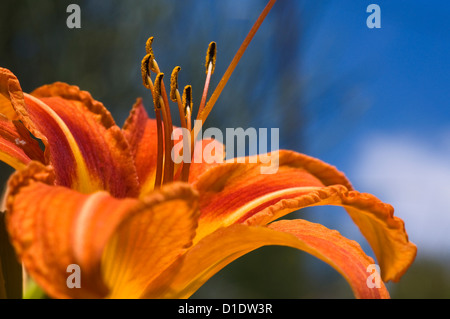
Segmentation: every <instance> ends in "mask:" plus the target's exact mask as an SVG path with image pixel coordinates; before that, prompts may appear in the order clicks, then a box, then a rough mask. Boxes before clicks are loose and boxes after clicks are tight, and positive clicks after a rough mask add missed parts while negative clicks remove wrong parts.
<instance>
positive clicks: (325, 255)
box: [146, 220, 389, 298]
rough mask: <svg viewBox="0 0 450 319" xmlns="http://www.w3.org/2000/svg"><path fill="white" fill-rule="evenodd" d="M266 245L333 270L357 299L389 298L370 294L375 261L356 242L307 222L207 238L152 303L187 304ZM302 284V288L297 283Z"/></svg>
mask: <svg viewBox="0 0 450 319" xmlns="http://www.w3.org/2000/svg"><path fill="white" fill-rule="evenodd" d="M266 245H281V246H289V247H293V248H297V249H300V250H303V251H306V252H308V253H310V254H312V255H314V256H315V257H317V258H319V259H321V260H323V261H324V262H326V263H328V264H329V265H331V266H332V267H333V268H335V269H336V270H337V271H338V272H339V273H341V274H342V276H343V277H344V278H345V279H346V280H347V281H348V283H349V284H350V286H351V288H352V290H353V292H354V294H355V296H356V297H357V298H388V297H389V293H388V291H387V290H386V287H385V286H384V284H383V283H382V282H381V280H379V284H380V288H369V287H368V285H367V278H368V277H369V275H370V273H368V272H367V268H368V266H369V265H371V264H374V262H373V260H372V259H371V258H370V257H368V256H367V255H365V254H364V252H363V251H362V250H361V247H360V246H359V245H358V244H357V243H356V242H354V241H351V240H348V239H347V238H345V237H343V236H341V235H340V234H339V233H338V232H337V231H334V230H329V229H328V228H326V227H324V226H322V225H320V224H313V223H310V222H307V221H305V220H291V221H280V222H276V223H273V224H271V225H269V227H264V226H245V225H240V224H236V225H232V226H229V227H226V228H221V229H219V230H217V231H215V232H214V233H212V234H210V235H208V236H206V237H204V238H203V239H202V240H200V241H199V242H198V243H197V244H196V245H194V246H193V247H192V248H191V249H189V251H188V252H187V253H186V255H185V256H184V258H183V259H182V260H179V261H177V262H176V263H174V264H173V265H172V266H171V267H170V268H168V269H167V271H165V272H164V273H162V275H161V276H159V277H158V278H157V279H156V280H155V281H154V282H152V283H151V284H150V285H149V287H148V288H147V291H146V297H149V298H157V297H160V298H188V297H190V296H191V295H192V294H193V293H194V292H195V291H196V290H197V289H198V288H199V287H200V286H201V285H203V284H204V283H205V282H206V281H207V280H208V279H209V278H211V277H212V276H213V275H214V274H216V273H217V272H218V271H219V270H221V269H222V268H224V267H225V266H226V265H228V264H229V263H231V262H232V261H234V260H236V259H237V258H239V257H241V256H243V255H245V254H247V253H249V252H250V251H252V250H254V249H257V248H259V247H262V246H266ZM299 284H301V283H299Z"/></svg>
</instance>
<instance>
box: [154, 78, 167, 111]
mask: <svg viewBox="0 0 450 319" xmlns="http://www.w3.org/2000/svg"><path fill="white" fill-rule="evenodd" d="M163 77H164V73H158V75H157V76H156V79H155V83H154V85H153V103H154V104H155V108H157V109H159V108H161V103H160V98H161V83H162V79H163Z"/></svg>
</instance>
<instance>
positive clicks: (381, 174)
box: [349, 131, 450, 259]
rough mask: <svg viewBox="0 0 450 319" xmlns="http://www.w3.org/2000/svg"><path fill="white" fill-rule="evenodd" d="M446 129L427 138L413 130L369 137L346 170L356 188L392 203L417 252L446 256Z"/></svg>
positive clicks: (449, 193)
mask: <svg viewBox="0 0 450 319" xmlns="http://www.w3.org/2000/svg"><path fill="white" fill-rule="evenodd" d="M449 132H450V131H449ZM449 132H446V133H444V134H440V135H439V136H434V137H433V138H432V141H430V140H431V139H430V140H429V141H425V140H423V139H421V138H420V137H417V136H415V135H413V134H411V135H372V136H370V137H368V138H365V139H364V140H363V141H362V142H361V144H360V146H359V147H358V150H357V152H356V158H355V161H354V163H355V166H354V169H353V170H352V171H351V172H350V173H351V180H352V182H353V183H354V185H355V186H356V188H357V189H358V190H361V191H365V192H370V193H373V194H375V195H376V196H377V197H379V198H380V199H382V200H383V201H385V202H387V203H390V204H391V205H393V206H394V208H395V215H396V216H399V217H400V218H402V219H403V220H404V221H405V225H406V230H407V232H408V235H409V239H410V240H411V241H412V242H413V243H415V244H416V245H417V246H418V256H424V255H428V256H430V257H432V256H439V257H441V258H442V257H445V259H448V258H450V134H449ZM349 175H350V174H349Z"/></svg>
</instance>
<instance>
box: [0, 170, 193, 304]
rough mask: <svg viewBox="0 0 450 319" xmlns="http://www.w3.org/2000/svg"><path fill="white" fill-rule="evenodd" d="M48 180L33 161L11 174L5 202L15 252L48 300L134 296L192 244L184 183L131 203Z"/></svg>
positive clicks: (189, 198) (190, 207)
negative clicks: (74, 283) (73, 269)
mask: <svg viewBox="0 0 450 319" xmlns="http://www.w3.org/2000/svg"><path fill="white" fill-rule="evenodd" d="M53 179H54V174H53V171H52V170H51V169H50V168H49V167H43V166H42V165H39V164H37V163H36V162H32V163H31V164H30V165H29V167H28V168H27V169H25V170H23V171H20V172H17V173H16V174H14V175H13V176H12V178H11V179H10V181H9V185H8V187H9V188H8V189H9V194H8V201H7V207H8V213H7V214H8V215H7V225H8V231H9V234H10V236H11V239H12V243H13V245H14V247H15V249H16V252H17V253H18V256H19V257H20V258H21V260H22V262H23V263H24V265H25V268H26V269H27V271H28V272H29V273H30V275H31V276H32V277H33V278H34V280H35V281H36V282H37V283H38V284H39V285H40V286H41V287H42V288H43V289H44V290H45V291H46V292H47V293H48V294H49V295H50V296H52V297H58V298H69V297H75V298H91V297H94V298H99V297H105V296H107V295H108V294H109V293H110V292H111V291H112V292H113V293H116V292H117V293H123V294H125V295H121V297H134V296H138V295H139V293H140V292H141V291H142V290H143V289H144V287H145V286H146V284H147V283H148V281H149V280H151V279H152V278H153V277H155V276H156V275H157V274H159V273H160V272H161V271H162V270H164V268H165V267H166V266H167V265H168V264H170V263H171V262H173V261H174V260H175V259H176V258H177V257H178V255H179V254H181V253H182V252H184V251H185V249H186V247H187V246H189V245H190V244H191V241H192V238H193V236H194V232H195V226H196V222H197V220H196V213H195V205H194V203H195V200H196V195H195V193H194V192H193V191H192V189H191V187H190V186H188V185H187V184H172V185H171V186H170V187H167V188H162V189H161V190H160V191H158V192H154V193H152V196H149V197H148V198H146V199H145V200H144V201H138V200H136V199H129V198H125V199H117V198H114V197H112V196H111V195H109V194H108V193H107V192H103V191H101V192H96V193H93V194H90V195H85V194H82V193H79V192H77V191H74V190H71V189H68V188H65V187H61V186H53V185H49V184H51V183H52V181H53ZM166 220H167V224H165V223H166ZM171 227H173V228H171ZM168 228H169V229H168ZM168 230H170V231H171V232H167V231H168ZM171 234H173V235H171ZM106 247H107V248H106ZM71 264H77V265H79V267H80V270H81V271H80V273H81V288H68V287H67V284H66V281H67V279H68V277H69V275H70V273H68V272H67V267H68V266H69V265H71ZM117 287H119V288H120V289H122V290H119V291H117V289H116V288H117ZM113 296H114V295H113Z"/></svg>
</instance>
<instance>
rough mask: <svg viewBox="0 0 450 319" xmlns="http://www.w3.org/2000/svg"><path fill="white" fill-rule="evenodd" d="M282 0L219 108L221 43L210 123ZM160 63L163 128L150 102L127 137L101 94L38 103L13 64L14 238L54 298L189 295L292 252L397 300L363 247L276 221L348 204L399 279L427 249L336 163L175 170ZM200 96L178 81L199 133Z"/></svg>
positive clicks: (48, 92)
mask: <svg viewBox="0 0 450 319" xmlns="http://www.w3.org/2000/svg"><path fill="white" fill-rule="evenodd" d="M274 2H275V1H273V0H272V1H270V3H269V4H268V6H267V7H266V8H265V9H264V11H263V14H262V15H261V16H260V18H259V19H258V21H257V23H256V24H255V27H254V28H253V29H252V31H251V32H250V34H249V36H248V37H247V38H246V40H245V41H244V45H243V47H242V48H241V49H240V51H239V52H238V54H237V58H235V59H234V60H233V62H232V63H231V66H230V68H229V70H228V71H227V72H226V74H225V76H224V78H223V80H222V81H221V82H220V84H219V86H218V88H217V89H216V90H215V91H214V93H213V94H212V97H211V98H210V100H209V101H208V103H206V95H207V91H208V90H207V88H208V85H209V78H210V76H211V74H212V72H213V68H214V67H213V60H215V55H214V54H213V53H211V52H212V51H215V45H213V48H210V49H209V51H208V55H210V57H209V59H208V57H207V63H206V67H207V81H206V82H207V85H205V90H204V95H203V96H204V98H203V99H202V102H201V103H200V108H199V113H198V117H197V118H199V119H202V120H205V119H206V117H207V115H208V114H209V112H210V110H211V108H212V107H213V105H214V103H215V101H216V100H217V97H218V95H219V94H220V92H221V90H222V89H223V87H224V86H225V83H226V81H227V80H228V78H229V76H230V75H231V72H232V71H233V69H234V67H235V66H236V64H237V61H238V60H239V58H240V56H242V54H243V52H244V51H245V47H246V46H247V45H248V43H249V41H250V39H251V37H252V36H253V34H254V33H255V32H256V30H257V28H258V26H259V25H260V24H261V23H262V20H263V19H264V17H265V15H267V13H268V11H269V10H270V8H271V6H272V5H273V3H274ZM147 53H148V54H147V56H146V58H144V60H143V79H144V85H145V86H146V87H148V88H149V89H151V91H152V94H153V100H154V104H155V112H156V113H155V114H156V119H155V120H153V119H150V118H149V117H148V114H147V112H146V110H145V108H144V106H143V104H142V100H140V99H138V100H137V102H136V104H135V105H134V106H133V109H132V111H131V113H130V116H129V118H128V119H127V121H126V123H125V125H124V127H123V128H122V129H121V128H119V127H118V126H117V125H116V124H115V122H114V120H113V118H112V116H111V114H110V113H109V112H108V110H107V109H106V108H105V107H104V106H103V104H102V103H100V102H98V101H95V100H94V99H93V98H92V97H91V95H90V94H89V93H88V92H86V91H82V90H80V89H79V88H78V87H76V86H70V85H68V84H65V83H59V82H58V83H54V84H51V85H45V86H42V87H40V88H38V89H37V90H35V91H33V92H31V93H30V94H27V93H24V92H23V91H22V89H21V87H20V84H19V81H18V79H17V78H16V77H15V76H14V74H13V73H12V72H11V71H9V70H7V69H4V68H0V113H2V114H3V116H2V117H0V159H1V160H3V161H4V162H6V163H8V164H9V165H11V166H12V167H13V168H15V169H16V170H17V171H16V172H15V173H14V174H13V175H12V176H11V178H10V179H9V181H8V192H7V197H6V209H7V211H6V224H7V230H8V233H9V236H10V240H11V242H12V244H13V246H14V248H15V251H16V253H17V255H18V257H19V260H20V261H21V262H22V263H23V265H24V267H25V269H26V271H27V272H28V273H29V274H30V276H31V277H32V278H33V279H34V280H35V281H36V282H37V283H38V284H39V285H40V286H41V287H42V288H43V289H44V290H45V292H46V293H47V294H48V295H49V296H51V297H54V298H104V297H109V298H188V297H189V296H191V295H192V294H193V293H194V292H195V291H196V290H197V289H198V288H199V287H200V286H201V285H202V284H204V283H205V282H206V281H207V280H208V279H209V278H211V277H212V276H213V275H214V274H215V273H217V272H218V271H219V270H220V269H222V268H223V267H225V266H226V265H228V264H229V263H231V262H232V261H234V260H235V259H237V258H239V257H240V256H242V255H244V254H246V253H248V252H250V251H252V250H254V249H257V248H259V247H262V246H265V245H282V246H289V247H294V248H297V249H300V250H303V251H306V252H308V253H310V254H312V255H314V256H316V257H317V258H319V259H321V260H323V261H324V262H326V263H328V264H329V265H331V266H332V267H333V268H335V269H336V270H337V271H338V272H339V273H340V274H341V275H342V276H343V277H344V278H345V279H346V280H347V281H348V283H349V285H350V286H351V288H352V290H353V292H354V294H355V296H356V297H357V298H388V297H389V293H388V291H387V289H386V287H385V286H384V284H383V283H381V286H380V287H379V288H370V287H369V286H368V285H367V282H366V281H367V278H368V276H369V275H370V273H368V271H367V268H368V266H369V265H371V264H374V263H375V262H374V260H373V259H372V258H371V257H369V256H367V255H366V254H365V253H364V252H363V250H362V249H361V247H360V246H359V245H358V244H357V243H356V242H354V241H352V240H349V239H347V238H345V237H343V236H342V235H340V234H339V233H338V232H337V231H335V230H330V229H328V228H326V227H325V226H322V225H319V224H314V223H311V222H308V221H306V220H279V221H275V220H277V219H279V218H280V217H283V216H285V215H286V214H288V213H290V212H293V211H296V210H298V209H301V208H304V207H310V206H319V205H338V206H342V207H344V208H345V209H346V211H347V212H348V214H349V215H350V216H351V218H352V220H353V221H354V222H355V224H356V225H357V226H358V227H359V228H360V230H361V232H362V234H363V235H364V236H365V238H366V239H367V241H368V242H369V244H370V245H371V247H372V248H373V251H374V254H375V256H376V258H377V261H378V263H379V265H380V268H381V277H382V279H383V281H389V280H393V281H398V280H399V279H400V277H401V276H402V275H403V274H404V273H405V272H406V270H407V269H408V268H409V266H410V265H411V263H412V262H413V260H414V258H415V255H416V246H415V245H414V244H412V243H411V242H409V240H408V236H407V233H406V231H405V228H404V223H403V221H402V220H401V219H400V218H398V217H396V216H394V215H393V208H392V207H391V206H390V205H388V204H385V203H383V202H381V201H380V200H379V199H377V198H376V197H374V196H373V195H370V194H365V193H360V192H357V191H355V190H353V187H352V185H351V184H350V182H349V181H348V180H347V179H346V178H345V176H344V174H343V173H341V172H339V171H338V170H337V169H336V168H335V167H333V166H330V165H328V164H326V163H324V162H322V161H320V160H318V159H315V158H312V157H309V156H306V155H303V154H299V153H296V152H293V151H287V150H280V151H277V152H278V154H277V155H278V158H279V163H278V164H279V168H278V171H277V172H276V173H274V174H264V175H263V174H261V173H260V169H261V167H262V166H263V165H264V163H262V162H261V161H256V162H255V161H250V159H249V158H247V161H246V162H245V163H238V162H235V161H232V160H231V161H227V162H224V163H212V164H208V161H203V162H201V163H195V162H193V163H192V164H190V165H189V164H188V163H182V164H181V165H177V164H175V163H174V162H172V161H171V158H170V147H171V146H173V145H171V144H170V143H173V142H171V141H170V140H169V139H168V138H166V137H167V136H169V135H167V134H169V133H171V131H172V130H173V127H172V125H171V120H170V112H168V106H169V105H168V98H167V94H166V90H165V88H164V83H163V80H162V73H161V72H160V70H159V68H158V66H157V64H156V61H155V59H154V55H153V51H152V50H151V41H149V43H148V45H147ZM151 71H153V72H155V73H157V75H156V78H155V80H154V83H153V82H152V80H151V77H150V74H151ZM173 79H174V78H173ZM189 91H190V88H188V89H187V90H185V94H184V98H183V99H181V97H180V94H179V93H178V90H177V88H176V81H173V83H172V85H171V94H170V95H171V97H172V98H173V100H175V101H176V102H177V103H178V106H179V110H180V115H182V116H181V123H182V126H183V127H184V128H188V129H189V130H190V129H191V127H190V126H191V124H190V115H191V112H192V106H191V101H190V94H189ZM182 100H183V101H182ZM30 133H31V134H32V135H33V136H34V137H36V138H37V139H40V140H41V141H42V143H43V144H44V146H45V151H42V150H41V148H40V147H39V144H38V142H37V141H36V140H35V139H34V138H32V137H31V136H30ZM211 143H214V145H215V146H217V147H218V149H219V148H220V147H221V145H220V143H218V142H217V141H214V140H204V141H200V142H199V143H197V144H196V147H200V148H202V147H203V148H204V147H207V146H211V145H212V144H211ZM71 264H77V265H79V266H80V269H81V288H69V287H68V286H67V284H66V280H67V277H68V275H69V274H68V273H67V267H68V265H71Z"/></svg>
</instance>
